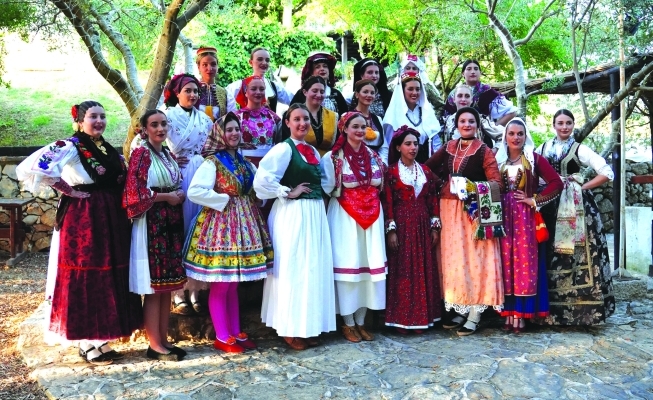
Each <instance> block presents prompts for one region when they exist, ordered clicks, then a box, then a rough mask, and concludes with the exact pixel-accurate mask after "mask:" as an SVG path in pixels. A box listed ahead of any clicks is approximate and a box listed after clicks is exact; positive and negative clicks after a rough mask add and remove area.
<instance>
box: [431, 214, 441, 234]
mask: <svg viewBox="0 0 653 400" xmlns="http://www.w3.org/2000/svg"><path fill="white" fill-rule="evenodd" d="M431 229H432V230H433V229H435V230H436V231H438V232H440V229H442V221H440V217H431Z"/></svg>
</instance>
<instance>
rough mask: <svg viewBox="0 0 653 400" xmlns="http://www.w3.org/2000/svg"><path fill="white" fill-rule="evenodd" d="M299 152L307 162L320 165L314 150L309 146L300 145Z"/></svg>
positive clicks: (298, 146)
mask: <svg viewBox="0 0 653 400" xmlns="http://www.w3.org/2000/svg"><path fill="white" fill-rule="evenodd" d="M295 147H297V151H299V154H301V155H303V156H304V158H306V162H307V163H309V164H311V165H318V164H319V163H320V161H319V160H318V159H317V157H315V151H314V150H313V148H312V147H311V146H309V145H307V144H303V143H300V144H298V145H297V146H295Z"/></svg>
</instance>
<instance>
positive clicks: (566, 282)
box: [541, 190, 615, 325]
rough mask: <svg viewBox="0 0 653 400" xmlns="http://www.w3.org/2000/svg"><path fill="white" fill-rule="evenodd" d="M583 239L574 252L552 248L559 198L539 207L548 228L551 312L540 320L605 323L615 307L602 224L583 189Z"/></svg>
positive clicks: (552, 323) (560, 323)
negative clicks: (563, 252) (583, 243)
mask: <svg viewBox="0 0 653 400" xmlns="http://www.w3.org/2000/svg"><path fill="white" fill-rule="evenodd" d="M583 206H584V208H585V222H586V228H587V230H586V235H585V237H586V241H585V245H584V246H576V247H575V250H574V254H558V253H555V252H554V251H553V242H554V239H555V226H556V217H557V214H558V201H557V200H556V201H553V202H551V203H549V204H547V205H546V206H544V207H542V216H543V217H544V222H545V223H546V226H547V228H548V230H549V236H550V240H549V241H548V242H547V243H548V248H547V275H548V287H549V301H550V304H551V310H550V315H549V316H548V317H547V318H545V319H543V320H541V322H542V323H544V324H548V325H594V324H600V323H603V322H605V318H606V317H608V316H609V315H611V314H612V313H613V312H614V309H615V300H614V295H613V293H612V278H611V271H612V269H611V267H610V260H609V256H608V247H607V244H606V240H605V235H604V234H603V223H602V222H601V218H600V217H599V215H600V214H599V212H598V207H597V206H596V202H595V201H594V196H593V195H592V194H591V192H589V191H587V190H584V191H583Z"/></svg>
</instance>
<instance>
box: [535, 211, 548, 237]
mask: <svg viewBox="0 0 653 400" xmlns="http://www.w3.org/2000/svg"><path fill="white" fill-rule="evenodd" d="M535 239H536V240H537V243H542V242H546V241H547V240H549V230H548V229H547V228H546V224H545V223H544V218H542V213H540V212H539V211H536V212H535Z"/></svg>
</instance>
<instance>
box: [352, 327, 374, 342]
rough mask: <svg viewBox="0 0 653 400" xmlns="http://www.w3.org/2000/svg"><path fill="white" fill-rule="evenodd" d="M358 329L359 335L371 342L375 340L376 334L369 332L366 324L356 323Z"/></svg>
mask: <svg viewBox="0 0 653 400" xmlns="http://www.w3.org/2000/svg"><path fill="white" fill-rule="evenodd" d="M356 329H357V330H358V335H359V336H360V337H361V338H362V339H363V340H365V341H366V342H371V341H372V340H374V335H372V334H371V333H369V332H368V331H367V330H366V329H365V327H364V326H361V325H356Z"/></svg>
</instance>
